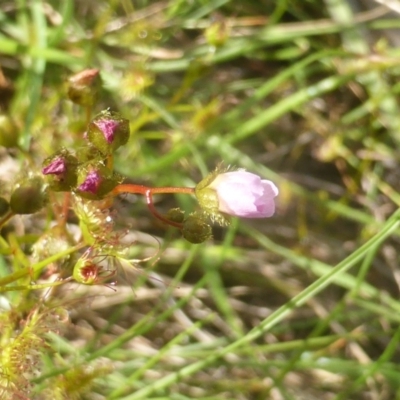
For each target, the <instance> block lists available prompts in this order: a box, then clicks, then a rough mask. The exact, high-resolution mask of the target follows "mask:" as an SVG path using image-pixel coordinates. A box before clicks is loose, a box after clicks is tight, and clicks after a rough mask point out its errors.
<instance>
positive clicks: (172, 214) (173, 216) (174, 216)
mask: <svg viewBox="0 0 400 400" xmlns="http://www.w3.org/2000/svg"><path fill="white" fill-rule="evenodd" d="M166 217H167V218H168V219H169V220H170V221H173V222H177V223H178V224H180V223H182V222H183V221H184V219H185V212H184V211H182V210H181V209H180V208H171V209H170V210H169V211H168V212H167V215H166Z"/></svg>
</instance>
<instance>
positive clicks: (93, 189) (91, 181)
mask: <svg viewBox="0 0 400 400" xmlns="http://www.w3.org/2000/svg"><path fill="white" fill-rule="evenodd" d="M101 181H102V179H101V175H100V173H99V171H90V172H89V173H88V174H87V175H86V178H85V180H84V181H83V183H81V184H80V185H79V186H78V190H79V191H81V192H88V193H92V194H96V193H97V191H98V190H99V187H100V184H101Z"/></svg>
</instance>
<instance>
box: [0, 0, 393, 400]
mask: <svg viewBox="0 0 400 400" xmlns="http://www.w3.org/2000/svg"><path fill="white" fill-rule="evenodd" d="M399 14H400V3H398V2H394V1H393V2H389V1H382V0H379V1H378V0H370V1H361V0H358V1H357V0H351V1H345V0H325V1H321V0H307V1H298V0H275V1H273V0H271V1H267V0H246V1H239V0H231V1H229V0H214V1H208V0H192V1H182V0H169V1H147V0H137V1H132V0H129V1H128V0H119V1H116V0H115V1H112V0H111V1H103V0H96V1H94V0H87V1H77V0H75V1H73V0H63V1H55V0H54V1H47V2H45V1H41V0H31V1H29V0H15V1H6V0H1V2H0V67H1V69H0V111H1V116H0V117H1V118H0V122H1V124H3V122H2V121H5V120H6V121H7V124H9V125H4V124H3V128H1V127H0V132H1V129H3V131H2V133H1V134H2V135H3V139H2V140H3V141H4V140H5V139H4V137H5V135H7V132H10V131H11V132H13V134H16V135H18V146H11V147H9V146H8V147H0V174H1V177H0V178H1V185H2V192H3V193H6V194H7V193H8V192H9V190H10V189H9V188H10V187H11V185H12V184H13V183H14V182H15V181H17V180H18V179H19V177H21V176H23V175H24V174H26V173H27V171H30V170H32V171H40V169H41V165H42V161H43V159H45V158H46V157H48V156H49V155H50V154H52V153H53V152H55V151H57V150H58V149H60V148H62V147H65V148H68V149H71V150H73V149H77V148H78V146H79V145H81V144H82V141H83V139H82V134H83V132H84V131H85V127H86V115H85V110H84V109H82V108H80V107H79V106H77V105H74V104H72V103H71V102H70V101H69V100H68V98H67V96H66V83H67V80H68V78H69V77H70V76H71V75H73V74H75V73H78V72H80V71H81V70H83V69H85V68H98V69H99V71H100V75H101V78H102V81H103V86H102V90H101V93H100V98H99V101H98V103H97V104H96V105H95V107H94V112H99V111H101V110H103V109H106V108H110V109H112V110H114V111H118V112H120V113H121V115H122V116H123V117H124V118H127V119H129V120H130V124H131V130H132V134H131V138H130V141H129V143H128V145H126V146H124V147H123V148H122V149H120V150H119V151H118V153H117V154H116V156H115V160H114V162H115V168H116V170H117V171H119V172H120V173H122V174H124V176H126V181H127V182H135V183H139V184H146V185H151V186H194V185H195V184H196V183H197V182H199V181H200V180H201V179H202V177H204V176H206V175H207V173H208V172H209V171H212V170H213V169H214V168H215V167H216V165H218V164H219V163H220V162H221V161H222V162H224V164H225V165H232V166H234V167H237V168H245V169H247V170H248V171H250V172H253V173H256V174H259V175H260V176H262V177H263V178H264V179H270V180H272V181H274V182H275V183H276V184H277V186H278V187H279V189H280V194H279V197H278V198H277V212H276V215H275V216H274V217H272V218H270V219H261V220H240V221H239V220H236V219H233V220H232V223H231V225H230V226H229V227H227V228H221V227H215V229H214V238H213V240H210V241H208V242H206V243H204V244H202V245H191V244H189V243H187V242H185V241H184V240H183V239H182V238H181V236H180V234H179V232H177V231H176V230H167V229H166V228H165V226H163V225H162V224H161V223H159V222H158V221H157V220H155V219H154V218H153V217H152V216H151V214H150V213H149V211H148V210H147V208H146V206H145V205H144V203H143V201H142V199H141V198H139V197H135V196H121V197H120V198H119V199H118V200H117V201H115V203H114V206H113V211H112V212H113V214H112V215H113V216H114V217H115V219H116V221H117V227H118V229H119V230H120V231H121V232H123V233H127V235H129V238H130V240H131V242H130V243H131V247H132V252H133V253H134V256H135V258H138V259H143V258H146V257H151V256H155V257H153V258H152V259H151V260H150V261H148V262H147V263H146V262H144V263H139V265H138V266H137V267H134V266H133V265H131V266H126V265H125V266H121V265H119V266H118V277H117V278H116V281H117V282H116V285H115V291H114V290H112V289H110V288H108V287H106V286H104V285H96V286H84V285H79V284H77V283H72V282H70V283H66V284H65V285H62V286H60V287H57V288H56V289H54V290H53V291H51V292H50V295H49V294H46V293H48V292H46V291H44V292H41V291H39V290H24V291H20V290H19V291H10V292H5V293H3V296H2V297H1V299H2V304H3V306H2V310H3V309H4V310H3V311H2V314H1V315H2V317H1V319H0V326H1V331H2V332H3V338H2V340H1V341H0V350H1V351H2V352H1V362H2V367H1V371H0V372H1V373H0V378H1V380H0V390H2V392H0V393H1V395H2V396H3V397H1V398H4V399H8V398H10V399H94V400H97V399H110V400H111V399H125V400H128V399H174V400H183V399H204V400H205V399H238V400H242V399H243V400H250V399H251V400H253V399H254V400H256V399H257V400H264V399H273V400H281V399H285V400H286V399H288V400H298V399H307V400H313V399H318V400H331V399H337V400H338V399H352V400H356V399H363V400H364V399H365V400H372V399H376V400H385V399H388V400H392V399H400V394H399V393H400V392H399V386H400V368H399V365H398V363H399V360H400V349H399V346H398V340H399V337H400V329H399V320H400V316H399V315H400V314H399V311H400V302H399V300H398V299H399V284H400V271H399V268H398V254H397V250H398V246H399V233H400V230H399V229H398V228H397V220H398V217H397V216H396V215H395V217H394V218H393V219H391V220H388V219H389V217H390V216H391V215H392V214H393V213H394V212H395V211H396V209H397V207H398V204H399V203H400V196H399V193H398V191H399V188H400V184H399V177H400V174H399V152H398V145H399V141H400V129H399V128H400V107H399V96H398V94H399V91H400V84H399V80H398V76H399V74H400V50H399V44H400V18H399ZM10 121H11V122H10ZM1 124H0V125H1ZM10 124H11V125H10ZM10 126H11V128H10ZM4 127H6V128H4ZM13 137H14V136H13ZM3 144H4V142H3ZM177 205H178V206H180V207H181V208H182V209H186V210H189V211H190V210H193V209H195V207H196V203H195V201H194V199H193V198H191V197H190V196H184V195H177V196H170V195H160V196H157V197H156V206H157V208H158V209H159V210H160V211H161V212H166V211H167V210H168V209H169V208H171V207H175V206H177ZM56 219H57V218H56V217H55V215H54V213H53V212H52V210H51V206H49V207H47V208H46V209H45V210H43V211H41V212H40V213H37V214H34V215H33V216H30V217H24V218H22V217H18V216H17V217H15V218H14V219H13V220H11V221H10V223H9V224H7V225H6V226H5V227H3V230H2V239H1V249H2V252H1V254H0V256H1V258H0V261H1V262H0V267H1V268H0V274H1V277H4V276H7V274H10V273H12V272H13V271H15V270H18V268H21V265H20V264H21V263H22V261H21V260H24V262H25V263H26V264H24V265H23V266H24V267H27V266H29V263H30V262H38V261H40V260H38V259H36V260H35V261H32V260H33V258H34V256H35V254H34V253H33V252H32V246H34V245H35V243H36V244H37V243H38V241H39V240H40V238H41V237H42V236H43V235H46V234H47V235H49V232H51V227H52V223H53V221H54V220H56ZM68 224H69V225H68V226H69V229H70V231H71V232H76V230H79V228H78V221H77V219H76V218H74V217H73V216H71V218H70V219H69V220H68ZM377 235H378V236H377ZM379 235H380V236H379ZM50 236H51V234H50ZM384 239H387V240H384ZM364 243H367V245H366V246H364V247H362V245H364ZM44 247H46V246H44ZM56 247H57V245H56ZM158 247H160V249H159V250H158ZM10 249H11V250H12V251H11V250H10ZM15 249H17V250H15ZM61 250H62V249H61V248H59V249H58V251H61ZM21 254H23V255H21ZM39 258H40V257H39ZM18 260H19V261H18ZM343 260H344V262H343ZM22 264H23V263H22ZM335 266H336V267H335ZM58 267H59V266H58V264H56V266H55V268H56V271H53V273H54V274H55V275H56V272H57V268H58ZM351 267H352V268H351ZM350 268H351V269H350ZM68 274H69V275H70V274H71V273H70V272H69V273H68V271H67V272H64V275H63V276H64V277H66V276H69V275H68ZM49 276H51V273H49V271H47V276H41V277H35V278H32V282H24V283H23V284H24V285H28V284H30V283H34V282H33V280H34V281H35V282H36V281H37V282H39V281H40V282H46V279H48V278H49ZM40 279H41V280H40ZM38 299H39V300H38ZM38 301H39V302H40V304H42V308H41V309H40V312H39V311H38V309H37V302H38ZM4 304H5V305H4ZM10 310H11V311H12V312H11V311H10ZM55 310H57V311H55ZM60 310H62V311H60ZM39 314H40V317H39V316H37V315H39ZM60 315H61V316H62V317H60ZM55 316H56V317H57V318H55ZM50 317H51V318H50ZM35 318H36V319H35ZM53 319H57V321H58V322H57V323H56V322H54V321H53ZM50 320H51V321H50ZM24 327H25V328H24ZM26 327H29V329H31V331H29V334H28V333H27V332H25V336H24V339H23V340H20V342H21V343H19V342H18V343H19V344H18V346H20V347H18V346H17V347H15V348H13V351H14V352H15V354H18V353H23V354H28V355H29V356H26V359H25V361H21V362H20V364H19V365H20V371H21V376H20V379H21V381H18V379H19V378H18V379H17V378H16V377H18V374H16V373H15V371H14V372H12V371H11V370H9V369H8V368H9V367H8V365H11V364H10V363H11V361H12V360H13V358H12V357H14V355H13V354H14V353H12V352H11V351H10V350H9V349H10V345H9V343H11V342H12V340H13V338H16V337H20V336H21V334H20V333H21V332H24V329H25V330H26V329H27V328H26ZM18 335H20V336H18ZM37 338H39V339H37ZM24 346H25V347H24ZM28 348H29V351H28V350H26V349H28ZM21 349H22V350H21ZM25 350H26V352H25V353H24V351H25ZM15 357H16V356H15ZM10 360H11V361H10ZM10 371H11V372H10ZM10 377H11V378H12V379H11V381H10ZM22 377H23V378H22ZM13 380H14V381H13ZM22 381H24V385H26V387H25V386H24V385H22V383H21V382H22Z"/></svg>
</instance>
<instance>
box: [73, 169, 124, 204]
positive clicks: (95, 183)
mask: <svg viewBox="0 0 400 400" xmlns="http://www.w3.org/2000/svg"><path fill="white" fill-rule="evenodd" d="M122 180H123V178H122V176H121V175H119V174H117V173H115V172H113V171H110V170H109V169H108V168H106V167H104V166H103V165H101V164H100V163H98V164H94V165H89V166H85V167H82V168H80V170H79V172H78V187H77V188H76V192H77V194H78V195H80V196H81V197H83V198H86V199H91V200H101V199H102V198H104V196H105V195H106V194H107V193H109V192H110V191H111V190H112V189H114V188H115V186H117V185H118V184H120V183H121V182H122Z"/></svg>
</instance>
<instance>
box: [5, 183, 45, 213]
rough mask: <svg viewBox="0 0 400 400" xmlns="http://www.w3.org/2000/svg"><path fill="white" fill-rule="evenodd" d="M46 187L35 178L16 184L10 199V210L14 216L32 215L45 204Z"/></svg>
mask: <svg viewBox="0 0 400 400" xmlns="http://www.w3.org/2000/svg"><path fill="white" fill-rule="evenodd" d="M46 199H47V197H46V186H45V184H44V182H43V180H42V179H41V178H40V177H38V176H35V177H33V178H30V179H26V180H25V181H23V182H22V183H20V184H18V185H17V187H16V188H15V189H14V191H13V192H12V193H11V197H10V208H11V210H12V211H13V212H14V213H15V214H33V213H35V212H37V211H39V210H40V209H41V208H43V206H44V205H45V203H46Z"/></svg>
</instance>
